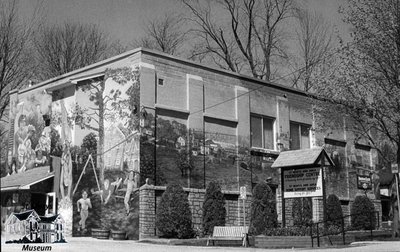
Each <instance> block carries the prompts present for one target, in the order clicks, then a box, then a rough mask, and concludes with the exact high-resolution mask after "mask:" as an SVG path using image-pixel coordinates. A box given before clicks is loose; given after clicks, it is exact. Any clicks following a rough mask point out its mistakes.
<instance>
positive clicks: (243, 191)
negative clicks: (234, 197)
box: [239, 186, 247, 199]
mask: <svg viewBox="0 0 400 252" xmlns="http://www.w3.org/2000/svg"><path fill="white" fill-rule="evenodd" d="M239 198H240V199H246V198H247V193H246V187H245V186H241V187H240V197H239Z"/></svg>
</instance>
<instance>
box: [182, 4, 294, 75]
mask: <svg viewBox="0 0 400 252" xmlns="http://www.w3.org/2000/svg"><path fill="white" fill-rule="evenodd" d="M182 2H183V4H184V5H185V6H186V7H187V8H188V9H189V10H190V12H191V14H192V16H191V18H190V20H191V21H192V22H193V23H194V26H195V27H194V29H193V32H194V33H195V34H196V35H197V37H198V39H199V40H200V43H201V44H200V45H198V46H197V47H196V48H197V49H196V51H194V53H193V55H192V58H194V59H196V58H197V57H199V56H202V57H204V55H206V56H209V57H210V58H211V59H212V60H213V61H214V62H215V63H216V64H217V65H218V66H220V67H222V68H225V69H229V70H231V71H234V72H241V73H246V72H247V73H250V74H251V75H252V76H253V77H256V78H260V79H265V80H271V79H273V78H274V76H275V74H276V72H275V71H276V68H274V67H273V66H274V65H275V66H276V65H277V64H278V63H279V62H281V61H282V60H286V59H287V54H286V51H285V45H284V43H283V41H284V40H283V38H284V37H285V33H284V32H283V29H282V28H283V27H282V26H283V24H284V20H285V19H287V18H288V17H290V16H291V13H292V12H291V10H292V8H293V7H294V2H293V1H292V0H241V1H234V0H214V1H212V0H211V1H198V0H182ZM216 15H218V18H216V17H215V16H216ZM224 21H226V22H224ZM198 49H200V50H198Z"/></svg>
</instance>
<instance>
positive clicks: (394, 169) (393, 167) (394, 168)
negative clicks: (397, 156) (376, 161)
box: [392, 164, 399, 174]
mask: <svg viewBox="0 0 400 252" xmlns="http://www.w3.org/2000/svg"><path fill="white" fill-rule="evenodd" d="M392 173H394V174H396V173H399V166H398V164H392Z"/></svg>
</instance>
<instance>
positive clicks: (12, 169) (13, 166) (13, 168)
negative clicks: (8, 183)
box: [7, 158, 17, 176]
mask: <svg viewBox="0 0 400 252" xmlns="http://www.w3.org/2000/svg"><path fill="white" fill-rule="evenodd" d="M16 173H17V160H16V159H15V158H12V161H11V165H10V170H9V172H8V174H7V176H10V175H13V174H16Z"/></svg>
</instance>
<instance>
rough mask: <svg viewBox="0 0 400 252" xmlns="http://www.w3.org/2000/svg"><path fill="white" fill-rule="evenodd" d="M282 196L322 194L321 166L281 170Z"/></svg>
mask: <svg viewBox="0 0 400 252" xmlns="http://www.w3.org/2000/svg"><path fill="white" fill-rule="evenodd" d="M283 186H284V188H283V189H284V193H283V197H284V198H285V199H287V198H299V197H318V196H322V170H321V168H305V169H295V170H283Z"/></svg>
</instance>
